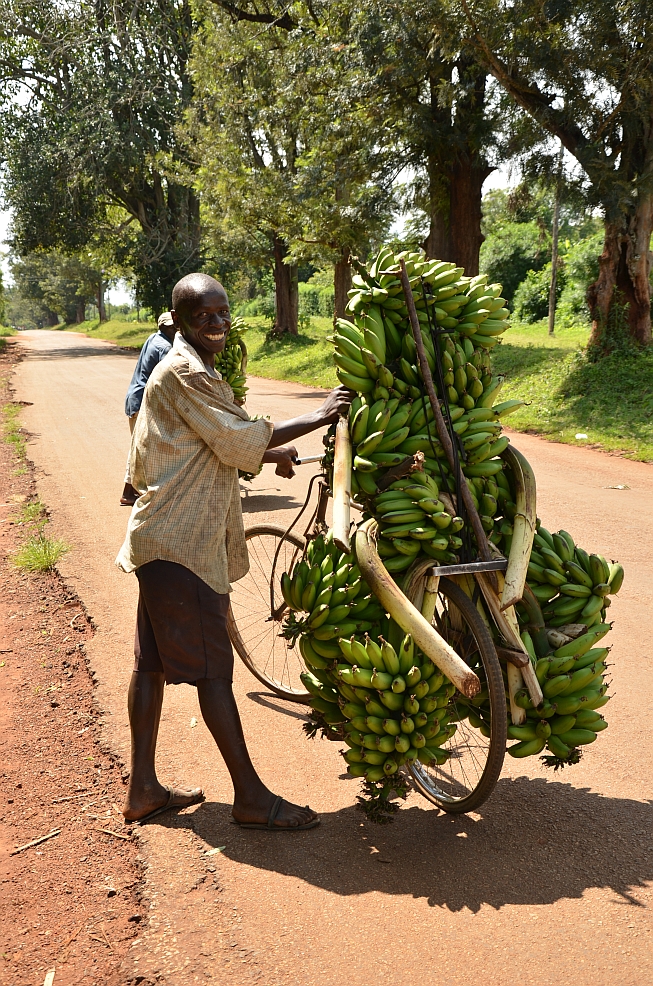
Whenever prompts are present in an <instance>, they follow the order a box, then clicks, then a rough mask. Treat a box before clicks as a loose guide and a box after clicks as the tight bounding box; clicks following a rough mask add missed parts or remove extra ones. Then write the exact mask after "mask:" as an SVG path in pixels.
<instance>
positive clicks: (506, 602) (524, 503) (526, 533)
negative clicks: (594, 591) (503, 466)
mask: <svg viewBox="0 0 653 986" xmlns="http://www.w3.org/2000/svg"><path fill="white" fill-rule="evenodd" d="M501 458H502V459H503V460H504V461H505V462H507V463H508V465H509V466H510V467H511V469H512V474H513V477H514V480H515V487H516V498H515V499H516V507H517V512H516V514H515V516H514V519H513V530H512V542H511V545H510V555H509V557H508V568H507V569H506V581H505V585H504V587H503V592H502V594H501V609H503V610H505V609H507V608H508V607H509V606H515V605H516V604H517V603H518V602H519V600H520V599H521V597H522V596H523V594H524V585H525V583H526V575H527V572H528V563H529V560H530V557H531V551H532V550H533V538H534V536H535V523H536V485H535V474H534V473H533V470H532V469H531V467H530V465H529V463H528V462H527V460H526V458H525V457H524V456H523V455H522V454H521V452H518V451H517V449H516V448H513V447H512V446H511V445H509V446H508V448H506V449H504V451H503V453H502V455H501Z"/></svg>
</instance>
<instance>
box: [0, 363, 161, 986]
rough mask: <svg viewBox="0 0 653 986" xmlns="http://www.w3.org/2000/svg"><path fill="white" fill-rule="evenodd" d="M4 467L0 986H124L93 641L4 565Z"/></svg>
mask: <svg viewBox="0 0 653 986" xmlns="http://www.w3.org/2000/svg"><path fill="white" fill-rule="evenodd" d="M10 353H11V354H12V355H10ZM15 359H16V347H15V346H12V347H11V350H10V352H4V353H0V406H2V405H4V404H6V403H8V401H10V400H11V394H10V393H9V391H8V389H7V375H8V373H9V371H10V370H11V366H12V363H13V362H14V361H15ZM17 464H18V460H17V459H16V456H15V454H14V452H13V450H11V449H10V448H9V447H8V446H7V445H6V444H5V443H2V442H0V696H1V701H0V885H1V891H0V927H1V928H2V934H1V936H0V984H2V986H23V984H24V986H41V984H42V983H43V981H44V979H45V976H46V973H47V971H48V970H50V969H53V968H54V969H55V978H54V984H55V986H73V984H75V986H78V984H82V983H83V984H94V986H95V984H97V986H125V984H126V982H127V981H128V980H127V979H126V977H125V974H124V973H123V974H121V966H122V964H123V959H124V957H125V956H126V954H127V952H128V949H129V948H130V945H131V943H132V942H133V941H134V940H135V939H136V938H137V937H138V934H139V930H140V928H141V922H142V921H143V920H144V911H143V908H142V907H141V905H140V901H139V886H140V877H141V874H140V867H139V862H138V857H137V847H136V845H135V843H134V842H133V841H131V839H130V838H129V836H130V835H131V830H130V829H129V828H127V827H125V826H124V824H123V820H122V815H121V814H120V813H119V808H120V804H121V801H122V797H123V778H122V777H121V771H120V768H119V766H118V764H117V763H116V762H115V761H114V759H113V758H112V757H111V756H110V755H109V754H108V753H107V752H106V751H104V750H102V749H101V748H100V746H99V743H98V740H97V736H98V735H99V728H98V727H99V722H98V718H99V712H98V709H97V707H96V705H95V702H94V697H93V691H94V686H93V681H92V679H91V676H90V674H89V671H88V668H87V663H86V658H85V641H87V640H88V639H89V638H90V637H91V636H92V633H93V629H92V626H91V625H90V623H89V621H88V619H87V617H86V614H85V613H84V611H83V609H82V606H81V604H80V602H79V600H78V599H77V598H76V597H75V596H74V595H73V594H72V593H71V592H70V591H69V590H68V589H67V588H66V586H65V584H64V583H63V581H62V579H61V578H60V577H59V576H58V575H56V574H53V573H47V574H29V575H26V574H23V573H21V572H20V571H18V570H17V569H16V568H15V567H14V566H13V565H12V564H11V557H10V556H11V554H12V553H13V552H14V551H15V550H16V548H17V547H18V546H19V545H20V542H21V540H22V539H23V537H24V536H25V534H26V527H25V525H22V524H19V523H18V522H17V521H16V519H15V518H16V516H17V512H18V510H19V509H20V505H21V504H22V503H25V502H28V501H30V500H32V499H35V496H36V494H35V487H34V483H33V479H32V475H31V470H30V468H29V465H28V468H27V470H26V471H25V472H22V473H20V472H19V473H18V474H16V466H17ZM53 829H60V830H61V832H60V834H59V835H57V836H55V837H54V838H52V839H49V840H48V841H46V842H43V843H41V844H40V845H37V846H34V847H32V848H29V849H26V850H24V851H23V852H20V853H17V854H14V855H12V852H13V851H14V850H15V848H16V847H18V846H22V845H24V844H25V843H27V842H30V841H31V840H33V839H37V838H39V837H40V836H43V835H46V834H47V833H49V832H50V831H52V830H53ZM98 829H109V830H110V831H115V832H119V833H120V834H121V835H123V836H125V835H127V836H128V838H127V839H125V838H119V837H114V836H112V835H109V834H106V833H103V832H100V831H98Z"/></svg>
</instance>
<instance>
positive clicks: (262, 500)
mask: <svg viewBox="0 0 653 986" xmlns="http://www.w3.org/2000/svg"><path fill="white" fill-rule="evenodd" d="M241 489H242V487H241ZM240 505H241V508H242V511H243V513H244V514H258V513H270V512H271V511H273V510H298V509H299V507H301V503H300V501H299V500H296V499H295V497H294V496H293V495H292V493H290V494H285V493H279V494H277V493H261V494H259V493H257V492H256V490H247V491H246V496H241V498H240Z"/></svg>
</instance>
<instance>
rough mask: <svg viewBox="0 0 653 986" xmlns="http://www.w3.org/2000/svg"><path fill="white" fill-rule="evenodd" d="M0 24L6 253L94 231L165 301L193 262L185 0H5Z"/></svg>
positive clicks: (196, 249)
mask: <svg viewBox="0 0 653 986" xmlns="http://www.w3.org/2000/svg"><path fill="white" fill-rule="evenodd" d="M3 13H4V18H3V26H2V30H1V32H0V79H1V80H2V82H3V83H4V86H3V119H2V124H1V127H2V133H1V136H2V145H3V151H4V158H5V178H4V196H5V200H6V203H7V204H8V205H9V206H11V207H12V208H13V210H14V223H13V244H14V249H15V251H16V252H18V253H20V254H27V253H30V252H32V251H34V250H36V249H45V250H50V249H57V250H67V251H72V252H74V251H76V250H79V249H80V248H82V247H84V246H85V245H87V244H88V243H90V242H91V241H92V240H93V238H96V237H97V236H98V234H100V235H101V237H102V239H103V240H104V241H105V243H106V242H110V244H111V249H112V251H113V254H114V256H115V258H116V259H117V260H119V261H120V262H121V263H123V264H127V265H128V266H129V267H130V268H131V270H132V271H133V273H134V275H135V279H136V288H137V292H138V294H139V297H140V298H141V300H142V302H143V303H144V304H146V305H148V306H149V307H151V308H152V309H153V310H154V311H155V312H159V311H161V310H163V309H164V308H166V307H167V306H168V304H169V298H170V293H171V289H172V286H173V285H174V283H175V281H176V280H178V278H179V277H181V276H183V275H184V274H185V273H188V272H189V271H191V270H195V269H197V268H198V266H200V264H201V255H200V226H199V202H198V199H197V195H196V193H195V191H194V189H193V188H192V186H191V184H190V183H189V182H188V181H186V180H185V178H184V180H180V178H179V172H180V171H182V170H184V169H185V168H187V161H186V160H185V159H184V158H183V155H182V153H181V150H180V147H179V143H178V140H177V137H176V132H175V127H176V124H177V122H178V120H179V118H180V117H181V115H182V113H183V110H184V108H185V107H186V106H188V105H189V103H190V100H191V96H192V83H191V79H190V76H189V73H188V57H189V51H190V44H191V38H192V33H193V29H194V26H195V22H194V20H193V16H192V13H191V7H190V2H189V0H139V2H138V3H136V4H134V3H133V0H112V2H111V3H108V2H106V0H94V2H92V3H91V2H88V0H80V2H73V0H62V2H61V3H59V2H55V0H42V2H38V3H37V2H36V0H12V3H11V5H10V6H5V8H4V11H3Z"/></svg>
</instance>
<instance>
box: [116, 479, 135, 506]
mask: <svg viewBox="0 0 653 986" xmlns="http://www.w3.org/2000/svg"><path fill="white" fill-rule="evenodd" d="M139 496H140V493H139V492H138V490H135V489H134V487H133V486H132V485H131V483H125V485H124V488H123V491H122V496H121V497H120V506H121V507H133V506H134V504H135V503H136V501H137V500H138V498H139Z"/></svg>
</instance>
